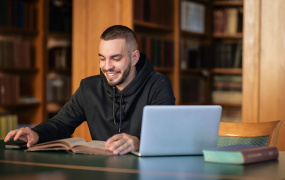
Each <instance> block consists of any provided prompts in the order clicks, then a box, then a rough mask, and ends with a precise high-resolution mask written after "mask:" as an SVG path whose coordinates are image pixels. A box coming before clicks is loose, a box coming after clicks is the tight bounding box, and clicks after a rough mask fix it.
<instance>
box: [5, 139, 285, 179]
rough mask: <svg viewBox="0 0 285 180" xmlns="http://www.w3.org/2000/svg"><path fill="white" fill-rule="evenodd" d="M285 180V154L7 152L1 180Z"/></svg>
mask: <svg viewBox="0 0 285 180" xmlns="http://www.w3.org/2000/svg"><path fill="white" fill-rule="evenodd" d="M41 177H44V179H57V180H65V179H76V180H85V179H112V180H113V179H124V180H127V179H132V180H135V179H140V180H151V179H163V180H168V179H183V180H185V179H245V180H246V179H250V180H253V179H258V180H262V179H285V152H280V155H279V159H278V160H274V161H267V162H261V163H255V164H249V165H244V166H242V165H228V164H218V163H207V162H204V159H203V156H172V157H137V156H135V155H132V154H127V155H123V156H104V155H83V154H71V153H67V152H25V151H24V150H7V149H4V143H3V140H2V141H0V179H1V180H2V179H3V180H5V179H6V180H12V179H43V178H41Z"/></svg>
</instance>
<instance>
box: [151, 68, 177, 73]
mask: <svg viewBox="0 0 285 180" xmlns="http://www.w3.org/2000/svg"><path fill="white" fill-rule="evenodd" d="M154 70H155V71H158V72H161V73H173V68H171V67H155V68H154Z"/></svg>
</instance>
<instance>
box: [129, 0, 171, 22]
mask: <svg viewBox="0 0 285 180" xmlns="http://www.w3.org/2000/svg"><path fill="white" fill-rule="evenodd" d="M172 7H173V6H172V5H171V1H170V0H135V1H134V18H135V20H140V21H145V22H151V23H156V24H161V25H166V26H168V25H170V23H171V21H169V20H170V18H171V14H172V13H171V12H172V10H171V9H172Z"/></svg>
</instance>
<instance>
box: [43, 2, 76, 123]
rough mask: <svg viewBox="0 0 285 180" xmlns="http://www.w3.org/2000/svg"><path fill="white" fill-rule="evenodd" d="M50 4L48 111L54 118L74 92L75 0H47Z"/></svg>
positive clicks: (48, 11)
mask: <svg viewBox="0 0 285 180" xmlns="http://www.w3.org/2000/svg"><path fill="white" fill-rule="evenodd" d="M46 7H47V11H46V13H47V14H46V19H47V21H46V23H47V49H46V57H47V66H46V67H47V69H46V71H47V76H46V78H47V80H46V81H47V95H46V96H47V113H48V114H47V115H48V117H49V118H50V117H52V116H54V115H55V114H56V113H57V112H58V111H59V110H60V108H61V107H62V106H63V105H64V103H65V102H67V101H68V100H69V98H70V96H71V65H72V57H71V52H72V39H71V37H72V36H71V34H72V0H68V1H62V2H60V1H53V0H47V1H46ZM48 117H47V118H48Z"/></svg>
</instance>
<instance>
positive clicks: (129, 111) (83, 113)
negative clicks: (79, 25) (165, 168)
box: [33, 53, 175, 142]
mask: <svg viewBox="0 0 285 180" xmlns="http://www.w3.org/2000/svg"><path fill="white" fill-rule="evenodd" d="M136 69H137V75H136V76H135V78H134V79H133V80H132V81H131V82H130V83H129V84H128V85H127V86H126V87H125V88H124V89H123V90H122V91H119V90H118V89H117V88H116V87H112V86H109V85H108V83H107V80H106V78H105V76H104V75H103V74H102V72H100V75H96V76H91V77H87V78H85V79H83V80H82V81H81V83H80V87H79V88H78V89H77V91H76V92H75V93H74V94H73V95H72V97H71V99H70V101H69V102H67V103H66V104H65V105H64V106H63V107H62V109H61V110H60V111H59V113H58V114H57V115H55V116H54V117H53V118H51V119H49V120H47V121H44V122H42V123H41V124H40V125H38V126H36V127H34V128H33V130H34V131H36V132H37V133H38V134H39V137H40V139H39V142H45V141H51V140H55V139H62V138H68V137H70V136H71V134H72V133H73V132H74V130H75V128H76V127H78V126H79V125H80V124H81V123H82V122H83V121H87V123H88V127H89V130H90V133H91V137H92V139H94V140H104V141H105V140H107V139H108V138H109V137H111V136H113V135H114V134H117V133H123V132H124V133H127V134H130V135H134V136H137V137H138V138H140V131H141V121H142V111H143V107H144V106H145V105H174V104H175V97H174V94H173V90H172V86H171V83H170V81H169V79H168V78H167V77H166V76H164V75H162V74H161V73H159V72H155V71H154V69H153V66H152V64H151V63H150V61H149V60H148V59H147V57H146V56H145V55H144V54H142V53H141V55H140V59H139V61H138V63H137V64H136Z"/></svg>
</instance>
